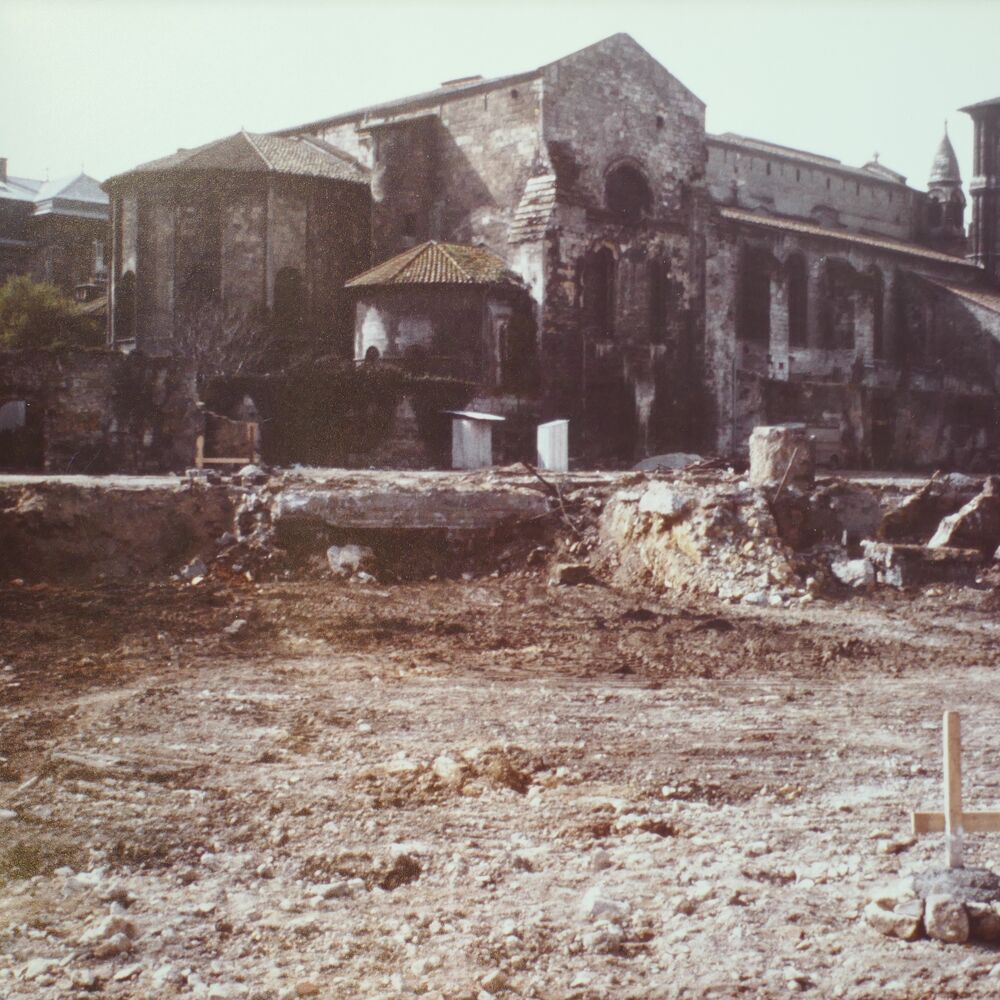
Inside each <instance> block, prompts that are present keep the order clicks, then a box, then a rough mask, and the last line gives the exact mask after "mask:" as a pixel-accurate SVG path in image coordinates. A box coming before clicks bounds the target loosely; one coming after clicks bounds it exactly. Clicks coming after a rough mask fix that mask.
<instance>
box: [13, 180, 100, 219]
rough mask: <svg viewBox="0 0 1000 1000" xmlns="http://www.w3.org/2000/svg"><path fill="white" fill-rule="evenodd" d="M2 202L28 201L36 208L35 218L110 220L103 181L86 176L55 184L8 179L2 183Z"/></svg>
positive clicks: (57, 181) (58, 181) (55, 181)
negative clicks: (63, 216)
mask: <svg viewBox="0 0 1000 1000" xmlns="http://www.w3.org/2000/svg"><path fill="white" fill-rule="evenodd" d="M0 201H21V202H28V203H30V204H32V205H34V210H33V212H32V214H33V215H70V216H76V217H78V218H87V219H107V218H108V196H107V195H106V194H105V193H104V191H102V190H101V185H100V182H98V181H97V180H95V179H94V178H93V177H90V176H89V175H88V174H84V173H80V174H77V175H76V176H75V177H63V178H61V179H59V180H54V181H39V180H33V179H31V178H28V177H8V178H7V180H6V181H2V182H0Z"/></svg>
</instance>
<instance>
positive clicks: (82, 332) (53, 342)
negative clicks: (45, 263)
mask: <svg viewBox="0 0 1000 1000" xmlns="http://www.w3.org/2000/svg"><path fill="white" fill-rule="evenodd" d="M103 341H104V332H103V329H102V328H101V326H100V325H99V323H98V321H97V320H95V319H94V318H93V317H92V316H87V315H84V314H81V312H80V310H79V307H78V306H77V304H76V303H75V302H74V301H73V300H72V299H70V298H68V297H67V296H66V295H64V294H63V293H62V292H61V291H59V289H58V288H56V287H55V285H50V284H47V283H46V282H42V281H34V280H33V279H31V278H28V277H25V276H23V275H21V276H18V277H13V278H8V279H7V281H6V283H5V284H4V285H2V286H0V349H4V350H30V349H38V348H60V347H98V346H100V345H101V344H102V343H103Z"/></svg>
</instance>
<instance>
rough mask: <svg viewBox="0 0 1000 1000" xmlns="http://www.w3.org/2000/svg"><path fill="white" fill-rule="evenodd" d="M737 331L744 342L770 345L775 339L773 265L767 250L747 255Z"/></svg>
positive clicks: (744, 257) (748, 251) (743, 272)
mask: <svg viewBox="0 0 1000 1000" xmlns="http://www.w3.org/2000/svg"><path fill="white" fill-rule="evenodd" d="M736 328H737V335H738V336H739V338H740V339H741V340H753V341H756V342H758V343H761V344H766V343H768V342H769V341H770V339H771V262H770V255H769V254H768V253H767V252H766V251H764V250H754V249H751V248H749V247H748V248H746V249H745V250H744V251H743V266H742V268H741V271H740V312H739V318H738V322H737V325H736Z"/></svg>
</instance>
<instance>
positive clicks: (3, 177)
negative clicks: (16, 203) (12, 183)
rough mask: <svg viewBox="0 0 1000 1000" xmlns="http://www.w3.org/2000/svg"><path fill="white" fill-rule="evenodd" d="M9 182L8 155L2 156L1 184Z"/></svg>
mask: <svg viewBox="0 0 1000 1000" xmlns="http://www.w3.org/2000/svg"><path fill="white" fill-rule="evenodd" d="M6 183H7V157H6V156H0V184H6Z"/></svg>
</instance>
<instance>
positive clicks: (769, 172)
mask: <svg viewBox="0 0 1000 1000" xmlns="http://www.w3.org/2000/svg"><path fill="white" fill-rule="evenodd" d="M767 173H768V176H770V174H771V164H770V163H768V164H767Z"/></svg>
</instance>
